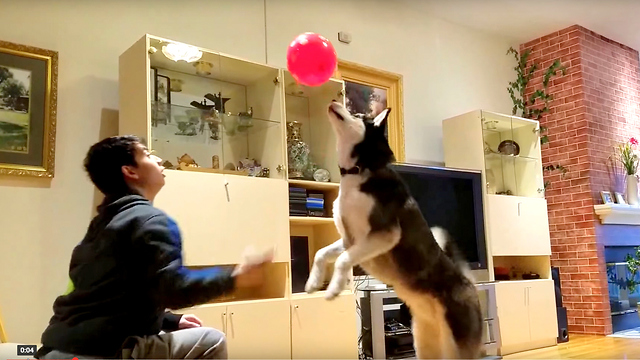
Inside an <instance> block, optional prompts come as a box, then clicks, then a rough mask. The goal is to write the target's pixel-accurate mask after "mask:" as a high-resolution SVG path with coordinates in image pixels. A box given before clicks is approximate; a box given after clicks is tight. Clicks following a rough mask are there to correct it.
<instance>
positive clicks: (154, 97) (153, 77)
mask: <svg viewBox="0 0 640 360" xmlns="http://www.w3.org/2000/svg"><path fill="white" fill-rule="evenodd" d="M157 76H158V69H156V68H154V67H150V68H149V89H150V94H149V99H150V100H151V101H158V87H157V84H158V80H157Z"/></svg>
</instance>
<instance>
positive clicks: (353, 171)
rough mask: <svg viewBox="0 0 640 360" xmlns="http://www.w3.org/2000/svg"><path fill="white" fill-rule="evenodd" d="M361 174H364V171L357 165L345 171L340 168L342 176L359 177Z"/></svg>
mask: <svg viewBox="0 0 640 360" xmlns="http://www.w3.org/2000/svg"><path fill="white" fill-rule="evenodd" d="M361 172H362V169H360V166H357V165H356V166H354V167H352V168H349V169H345V168H343V167H341V168H340V175H346V174H351V175H358V174H360V173H361Z"/></svg>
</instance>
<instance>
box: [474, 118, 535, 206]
mask: <svg viewBox="0 0 640 360" xmlns="http://www.w3.org/2000/svg"><path fill="white" fill-rule="evenodd" d="M481 119H482V137H483V141H484V151H485V154H484V158H485V175H486V188H487V192H488V193H489V194H502V195H516V196H526V197H542V196H544V192H543V190H544V182H543V179H542V163H541V159H540V136H539V131H538V130H539V125H538V122H537V121H532V120H528V119H522V118H519V117H515V116H508V115H502V114H496V113H491V112H485V111H483V112H482V116H481Z"/></svg>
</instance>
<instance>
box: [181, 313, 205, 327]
mask: <svg viewBox="0 0 640 360" xmlns="http://www.w3.org/2000/svg"><path fill="white" fill-rule="evenodd" d="M200 326H202V320H200V319H198V317H197V316H195V315H193V314H186V315H182V317H181V318H180V323H179V324H178V328H179V329H190V328H195V327H200Z"/></svg>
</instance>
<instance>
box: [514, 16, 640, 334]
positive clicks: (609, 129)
mask: <svg viewBox="0 0 640 360" xmlns="http://www.w3.org/2000/svg"><path fill="white" fill-rule="evenodd" d="M527 49H530V50H531V55H530V57H529V60H530V61H536V62H538V63H539V64H540V65H541V68H540V69H539V70H538V71H537V72H536V74H535V77H534V79H533V80H532V81H531V83H530V86H529V87H528V88H527V93H528V94H527V96H530V95H531V94H532V93H533V92H534V91H535V90H536V89H539V88H541V86H542V76H543V71H544V70H546V69H547V68H548V67H549V66H550V65H551V64H552V63H553V61H555V60H556V59H560V61H561V62H562V63H563V65H565V66H566V67H567V74H566V75H565V76H561V77H555V78H553V80H552V81H551V83H550V86H549V93H550V94H552V95H553V96H554V100H553V101H552V102H551V104H550V112H549V113H548V114H547V115H545V116H543V118H542V119H541V120H540V123H541V125H543V126H546V127H547V128H548V129H549V130H548V134H549V140H550V141H549V143H548V144H545V145H543V148H542V149H543V150H542V160H543V165H545V166H546V165H552V164H553V165H555V164H560V165H563V166H564V167H566V168H567V169H568V173H567V174H566V176H565V177H564V178H562V177H561V176H560V174H559V172H554V173H546V174H545V180H548V181H550V182H551V186H550V188H549V189H548V190H547V192H546V198H547V202H548V208H549V225H550V232H551V250H552V258H551V259H552V260H551V262H552V265H553V266H557V267H559V269H560V274H561V282H562V290H563V302H564V303H565V306H566V307H567V314H568V318H569V319H568V320H569V331H570V332H572V333H586V334H601V335H602V334H610V333H611V332H612V328H611V313H610V307H609V296H608V286H607V279H606V269H605V263H604V243H603V242H602V241H600V240H599V239H598V237H597V236H596V229H597V228H598V227H599V226H600V225H599V222H598V220H597V219H596V215H595V213H594V210H593V205H594V204H597V203H601V201H600V193H599V192H600V191H601V190H609V187H610V184H609V179H608V174H607V171H606V165H605V160H606V158H607V157H608V156H609V155H610V154H611V152H612V146H613V145H614V143H615V142H617V141H624V140H626V139H628V138H629V137H630V136H637V135H638V132H637V118H638V110H637V109H638V106H637V104H638V101H639V100H640V98H639V94H640V86H639V84H640V82H639V81H638V52H637V51H635V50H633V49H631V48H629V47H627V46H624V45H622V44H619V43H616V42H614V41H612V40H609V39H606V38H604V37H602V36H600V35H598V34H595V33H594V32H592V31H590V30H587V29H585V28H583V27H581V26H578V25H574V26H571V27H569V28H566V29H564V30H561V31H558V32H554V33H552V34H549V35H547V36H544V37H541V38H539V39H536V40H532V41H530V42H527V43H525V44H522V45H521V46H520V52H521V53H522V52H524V51H525V50H527ZM630 125H633V126H634V128H633V129H630V128H629V127H630Z"/></svg>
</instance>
